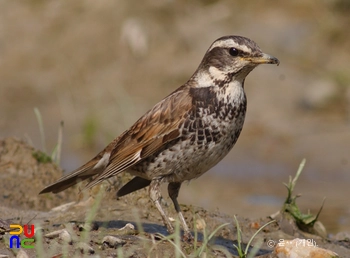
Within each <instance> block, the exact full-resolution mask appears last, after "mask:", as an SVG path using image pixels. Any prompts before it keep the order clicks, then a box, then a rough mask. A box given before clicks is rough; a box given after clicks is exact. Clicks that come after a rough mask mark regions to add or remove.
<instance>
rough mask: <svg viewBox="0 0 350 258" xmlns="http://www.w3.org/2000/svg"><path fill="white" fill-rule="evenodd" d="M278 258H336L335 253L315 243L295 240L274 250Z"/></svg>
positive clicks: (279, 245) (278, 245)
mask: <svg viewBox="0 0 350 258" xmlns="http://www.w3.org/2000/svg"><path fill="white" fill-rule="evenodd" d="M274 252H275V254H276V256H277V257H278V258H321V257H322V258H336V257H339V256H338V255H337V254H336V253H334V252H333V251H330V250H327V249H323V248H319V247H317V245H316V243H315V242H308V241H307V239H299V238H295V239H293V240H285V241H283V242H280V243H279V244H277V245H276V247H275V250H274Z"/></svg>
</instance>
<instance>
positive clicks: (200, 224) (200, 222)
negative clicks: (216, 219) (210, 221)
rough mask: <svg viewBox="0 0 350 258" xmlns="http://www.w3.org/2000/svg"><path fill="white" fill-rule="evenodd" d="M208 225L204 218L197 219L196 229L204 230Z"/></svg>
mask: <svg viewBox="0 0 350 258" xmlns="http://www.w3.org/2000/svg"><path fill="white" fill-rule="evenodd" d="M206 227H207V224H206V223H205V220H204V219H197V220H196V229H197V230H203V229H205V228H206Z"/></svg>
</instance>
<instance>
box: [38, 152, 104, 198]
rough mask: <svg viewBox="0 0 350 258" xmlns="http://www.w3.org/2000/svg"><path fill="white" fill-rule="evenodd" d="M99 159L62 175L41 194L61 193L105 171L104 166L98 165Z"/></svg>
mask: <svg viewBox="0 0 350 258" xmlns="http://www.w3.org/2000/svg"><path fill="white" fill-rule="evenodd" d="M98 161H99V159H96V158H95V159H92V160H91V161H89V162H88V163H86V164H85V165H83V166H81V167H80V168H78V169H77V170H75V171H73V172H72V173H70V174H68V175H65V176H63V177H61V178H60V179H59V180H58V181H57V182H55V183H53V184H51V185H49V186H47V187H45V188H44V189H43V190H41V192H40V193H39V194H43V193H50V192H52V193H59V192H61V191H63V190H66V189H67V188H69V187H71V186H73V185H76V184H78V183H80V182H82V181H84V180H86V179H89V178H91V177H93V176H95V175H97V174H99V173H100V172H101V171H103V169H104V168H103V167H101V166H100V167H96V166H95V165H96V164H97V163H98Z"/></svg>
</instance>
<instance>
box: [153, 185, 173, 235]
mask: <svg viewBox="0 0 350 258" xmlns="http://www.w3.org/2000/svg"><path fill="white" fill-rule="evenodd" d="M159 186H160V180H159V179H154V180H152V181H151V184H150V186H149V196H150V198H151V200H152V201H153V203H154V205H155V206H156V207H157V209H158V211H159V213H160V215H161V216H162V219H163V222H164V224H165V226H166V227H167V229H168V232H169V233H170V234H172V233H174V228H173V226H172V225H171V222H170V220H169V218H168V217H167V216H166V214H165V212H164V210H163V208H162V206H161V205H160V198H161V193H160V189H159Z"/></svg>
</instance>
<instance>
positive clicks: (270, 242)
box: [266, 240, 275, 248]
mask: <svg viewBox="0 0 350 258" xmlns="http://www.w3.org/2000/svg"><path fill="white" fill-rule="evenodd" d="M266 244H267V246H268V247H270V248H274V247H275V241H273V240H268V241H267V242H266Z"/></svg>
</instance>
